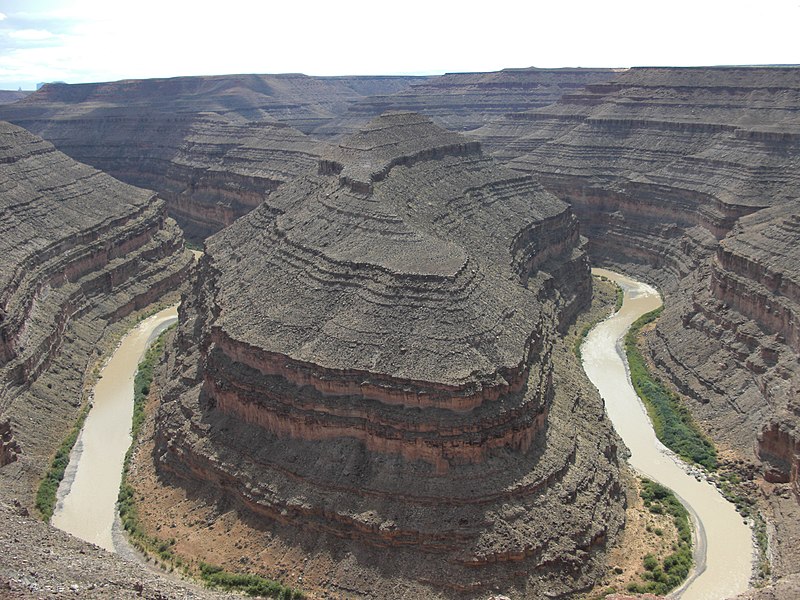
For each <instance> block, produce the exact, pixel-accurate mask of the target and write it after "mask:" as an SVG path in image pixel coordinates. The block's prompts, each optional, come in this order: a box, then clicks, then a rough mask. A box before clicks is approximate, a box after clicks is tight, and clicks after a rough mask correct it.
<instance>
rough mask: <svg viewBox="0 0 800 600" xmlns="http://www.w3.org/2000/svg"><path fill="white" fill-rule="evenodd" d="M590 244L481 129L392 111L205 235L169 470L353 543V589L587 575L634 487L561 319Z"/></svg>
mask: <svg viewBox="0 0 800 600" xmlns="http://www.w3.org/2000/svg"><path fill="white" fill-rule="evenodd" d="M582 247H583V241H582V238H580V236H579V235H578V232H577V228H576V223H575V221H574V218H573V217H572V215H571V213H570V211H569V209H568V207H567V206H566V205H565V204H564V203H562V202H560V201H559V200H557V199H556V198H554V197H553V196H552V195H550V194H547V193H546V192H544V190H542V189H541V188H540V187H539V186H538V185H537V184H536V183H535V182H534V181H533V180H531V179H530V178H527V177H519V176H517V175H515V174H513V173H511V172H509V171H506V170H504V169H501V168H500V167H499V166H497V165H496V164H495V163H493V161H492V160H491V159H489V158H487V157H485V156H484V155H483V154H482V153H481V151H480V148H479V146H478V145H477V144H474V143H470V142H468V141H467V140H465V139H463V138H461V137H460V136H457V135H455V134H452V133H448V132H446V131H444V130H442V129H440V128H438V127H436V126H434V125H433V124H432V123H431V122H430V121H429V120H428V119H425V118H422V117H420V116H418V115H414V114H409V113H401V114H390V115H385V116H383V117H381V118H379V119H376V120H375V121H373V122H372V123H370V125H369V126H367V127H366V128H365V129H364V130H362V131H361V132H359V133H358V134H356V135H354V136H352V137H350V138H348V139H347V140H345V141H344V142H342V143H341V144H340V145H339V146H338V147H337V148H336V149H334V150H331V151H330V152H329V153H328V154H326V155H325V156H324V157H323V159H322V160H321V161H320V168H319V174H317V175H309V176H306V177H303V178H300V179H298V180H296V181H295V182H293V183H290V184H287V185H285V186H282V187H281V188H280V189H279V190H278V191H277V192H276V193H275V194H274V195H273V196H272V200H271V202H270V204H269V205H262V206H261V207H259V208H257V209H256V210H255V211H253V212H252V213H250V214H248V215H247V216H245V217H243V218H242V219H240V220H239V221H237V222H236V223H235V224H234V225H233V226H231V227H230V228H228V229H226V230H224V231H222V232H220V233H219V234H217V235H215V236H213V237H212V238H211V239H209V240H208V242H207V254H206V256H205V257H204V258H203V260H202V261H201V266H200V270H199V272H198V277H197V279H196V281H195V284H194V290H193V292H192V293H191V294H190V295H189V296H188V297H187V299H186V302H185V303H184V305H183V306H182V309H181V311H182V313H181V327H180V331H179V333H178V337H177V340H178V341H177V344H178V348H179V353H178V357H177V359H176V362H175V364H174V365H173V376H172V377H171V380H172V381H173V384H172V385H171V386H170V387H169V389H168V390H167V391H166V393H165V401H164V402H163V404H162V406H161V408H160V413H159V418H158V432H157V451H156V455H157V466H158V468H159V470H160V471H161V472H162V473H163V474H164V475H165V476H167V477H172V478H174V477H178V481H180V480H181V479H183V480H192V481H197V480H201V481H207V482H208V483H210V484H212V485H215V486H217V488H218V489H221V490H224V492H225V494H226V495H227V496H228V497H229V498H230V499H231V500H233V501H235V502H238V503H240V504H241V505H243V506H244V507H246V508H247V509H249V510H250V511H251V512H252V513H254V514H256V515H258V516H259V517H261V519H262V523H263V524H264V527H269V528H270V529H271V530H273V531H274V533H275V535H280V536H282V537H283V538H284V539H285V540H286V543H287V544H289V545H290V546H302V547H303V548H304V552H305V553H312V554H313V553H317V552H334V553H336V554H338V553H346V554H347V555H352V556H355V557H358V558H357V563H358V568H357V569H355V570H354V571H353V572H349V573H344V572H332V573H331V580H332V581H333V585H334V587H335V588H336V589H338V590H339V591H340V592H343V591H344V590H348V591H351V592H352V591H354V590H357V591H358V594H359V595H363V596H373V597H374V596H380V597H393V596H397V595H398V594H400V592H398V591H397V590H399V589H404V588H403V587H402V585H406V584H407V585H411V586H412V587H413V588H414V589H415V590H417V591H416V592H414V594H413V595H415V596H418V595H425V596H428V597H430V596H431V595H433V596H443V597H451V596H454V595H464V594H466V595H467V596H468V597H473V596H474V597H479V596H481V595H485V593H486V590H489V589H493V588H494V587H495V586H496V587H498V588H499V589H505V590H513V592H514V593H515V594H518V595H519V596H521V597H539V596H540V595H541V594H542V593H543V592H545V591H548V592H552V593H566V592H568V591H573V590H576V589H581V588H584V587H586V586H587V585H588V584H589V582H590V581H591V579H592V577H593V576H594V574H595V573H596V569H597V567H598V564H599V562H598V561H599V560H600V558H601V556H602V550H603V548H604V545H605V542H606V539H607V538H608V537H613V536H615V535H616V532H617V530H618V528H619V526H620V524H621V519H622V518H623V517H622V513H621V508H622V503H623V502H624V499H623V497H622V494H621V489H620V485H619V481H618V467H617V463H616V460H617V456H616V454H617V453H616V438H615V437H614V436H613V434H612V432H611V429H610V427H609V425H608V423H607V421H606V420H605V418H604V417H603V411H602V403H601V402H600V401H599V399H598V398H597V396H596V395H595V394H589V393H588V392H585V391H584V390H582V385H583V384H582V383H581V382H580V379H578V378H576V376H575V375H574V374H572V373H570V372H569V369H570V368H572V369H575V368H576V366H575V365H574V364H573V363H570V362H569V360H568V359H567V358H566V357H567V356H569V357H570V358H571V355H569V353H568V351H567V349H566V348H564V347H563V346H562V345H561V343H560V342H559V341H558V336H557V333H556V330H557V328H558V327H559V326H561V325H562V324H563V322H564V321H565V320H568V319H569V318H570V317H571V315H572V314H573V313H574V311H575V310H577V308H579V307H581V306H583V305H584V302H585V301H586V298H587V294H586V292H587V283H588V269H587V264H586V262H585V255H584V253H583V249H582ZM554 274H556V276H554ZM312 539H313V540H314V541H313V542H312ZM301 555H302V554H301ZM378 573H380V576H378V575H377V574H378ZM566 574H569V576H566ZM401 584H402V585H401ZM396 585H401V587H398V588H396V587H395V586H396ZM393 590H394V591H393ZM400 595H402V594H400Z"/></svg>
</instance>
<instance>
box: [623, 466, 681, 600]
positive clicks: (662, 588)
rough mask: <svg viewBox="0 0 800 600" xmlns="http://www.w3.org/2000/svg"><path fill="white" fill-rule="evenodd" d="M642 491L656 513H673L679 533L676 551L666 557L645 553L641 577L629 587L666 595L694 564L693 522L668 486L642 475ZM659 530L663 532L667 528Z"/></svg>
mask: <svg viewBox="0 0 800 600" xmlns="http://www.w3.org/2000/svg"><path fill="white" fill-rule="evenodd" d="M640 495H641V498H642V500H643V501H644V506H645V508H647V509H648V510H649V511H650V512H651V513H652V514H655V515H669V516H671V517H672V522H673V523H674V524H675V528H676V529H677V532H678V535H677V540H676V541H675V542H674V543H673V544H672V552H671V553H670V554H668V555H667V556H666V557H665V558H664V559H663V560H659V559H657V558H656V557H655V556H654V555H652V554H647V555H646V556H645V557H644V559H643V560H642V565H643V566H644V571H643V572H642V574H641V580H640V581H639V582H635V581H634V582H631V583H629V584H628V586H627V591H629V592H632V593H635V594H646V593H649V594H658V595H662V596H663V595H666V594H668V593H669V592H670V591H672V590H674V589H675V588H677V587H678V586H679V585H681V584H682V583H683V582H684V581H685V580H686V578H687V577H688V576H689V571H690V569H691V568H692V529H691V526H690V524H689V513H688V512H687V510H686V509H685V508H684V507H683V505H682V504H681V503H680V501H679V500H678V498H677V497H676V496H675V494H673V493H672V492H671V491H670V490H669V489H668V488H666V487H664V486H663V485H661V484H659V483H656V482H654V481H650V480H649V479H642V487H641V491H640ZM655 533H656V535H663V531H662V532H661V533H659V531H656V532H655Z"/></svg>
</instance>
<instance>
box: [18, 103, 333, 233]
mask: <svg viewBox="0 0 800 600" xmlns="http://www.w3.org/2000/svg"><path fill="white" fill-rule="evenodd" d="M17 122H18V123H20V124H22V125H23V126H25V127H27V128H28V129H29V130H31V131H34V132H36V133H37V134H38V135H41V136H43V137H45V138H47V139H48V140H50V141H52V143H53V144H55V145H56V146H57V147H58V148H59V149H60V150H62V151H63V152H65V153H67V154H69V155H70V156H72V157H75V158H77V159H79V160H81V161H83V162H86V163H88V164H91V165H92V166H94V167H96V168H98V169H102V170H103V171H105V172H107V173H110V174H112V175H114V176H115V177H118V178H119V179H121V180H123V181H126V182H127V183H130V184H132V185H136V186H141V187H145V188H149V189H153V190H156V191H157V192H158V193H159V195H160V196H161V197H162V198H164V199H165V200H166V201H167V210H168V212H169V214H170V216H172V217H173V218H175V219H176V220H177V221H178V223H179V224H180V226H181V227H182V228H183V230H184V232H185V233H186V235H187V237H189V238H191V239H194V240H196V241H199V240H202V239H203V238H205V237H206V236H208V235H210V234H212V233H214V232H216V231H219V230H220V229H221V228H223V227H225V226H227V225H230V224H231V223H232V222H233V221H234V220H236V219H237V218H239V217H240V216H242V215H243V214H246V213H247V212H249V211H251V210H252V209H253V208H254V207H255V206H257V205H258V204H260V203H261V202H263V201H265V200H267V199H268V198H269V195H270V194H271V193H272V192H273V191H274V190H275V189H276V188H277V187H278V186H279V185H281V184H282V183H285V182H286V181H289V180H291V179H293V178H294V177H296V176H297V175H299V174H300V173H302V172H304V171H306V170H307V169H309V168H311V167H312V166H315V165H316V158H317V152H318V151H317V146H318V143H317V142H314V141H312V140H310V139H309V138H307V137H306V136H305V135H303V134H302V133H300V132H299V131H297V130H296V129H293V128H292V127H289V126H288V125H284V124H281V123H278V122H276V121H274V120H269V119H264V120H261V121H258V122H252V123H251V122H244V121H231V120H229V119H228V118H227V117H222V116H220V115H217V114H215V113H203V114H185V115H181V114H177V115H176V114H172V113H165V112H160V111H154V110H151V109H149V108H146V109H141V110H137V109H136V108H135V107H126V106H122V107H114V108H107V107H103V108H97V109H95V110H93V111H91V114H90V115H81V116H78V117H75V118H54V119H50V118H46V119H43V118H37V119H33V120H27V119H24V118H19V119H18V120H17Z"/></svg>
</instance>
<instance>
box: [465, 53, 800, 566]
mask: <svg viewBox="0 0 800 600" xmlns="http://www.w3.org/2000/svg"><path fill="white" fill-rule="evenodd" d="M799 107H800V69H799V68H796V67H785V68H784V67H779V68H742V67H720V68H689V69H666V68H664V69H660V68H656V69H651V68H642V69H631V70H629V71H626V72H624V73H620V74H619V75H617V76H616V77H615V78H614V79H613V80H611V81H609V82H608V83H606V84H590V85H588V86H587V87H586V89H585V90H583V91H581V92H577V93H574V94H568V95H566V96H565V97H564V98H562V100H561V101H559V102H557V103H555V104H553V105H551V106H549V107H545V108H542V109H537V110H533V111H527V112H524V113H520V114H518V115H510V116H507V117H506V118H504V119H499V120H497V121H496V122H494V123H492V124H489V125H486V126H485V127H483V128H481V129H478V130H476V131H475V132H472V133H473V134H474V137H475V138H476V139H479V140H482V141H484V142H485V143H486V144H487V145H488V147H489V148H491V149H493V150H494V151H495V154H496V155H497V156H499V157H501V158H504V159H506V160H509V161H510V162H509V163H508V164H509V166H511V167H512V168H514V169H516V170H520V171H522V172H526V173H533V174H534V175H535V176H537V177H538V178H539V180H540V181H542V183H543V184H544V185H545V187H547V188H548V189H549V190H551V191H553V192H554V193H555V194H556V195H558V196H559V197H560V198H562V199H564V200H567V201H568V202H570V204H571V205H572V207H573V209H574V211H575V213H576V215H577V216H578V218H579V219H580V220H581V224H582V228H583V231H584V232H585V234H586V235H587V237H588V238H589V245H588V250H589V252H590V254H591V256H592V257H593V258H594V259H595V261H596V262H599V263H603V264H610V265H619V266H621V268H623V269H628V270H631V271H633V272H636V273H639V274H640V275H642V276H644V277H648V278H650V279H651V280H654V281H656V282H657V283H659V284H660V285H661V287H662V289H663V290H664V291H665V292H666V294H667V302H666V306H667V308H666V310H665V312H664V314H663V316H662V318H661V320H660V321H659V324H658V327H657V329H656V331H655V333H654V334H653V335H652V336H650V339H649V345H650V352H651V355H652V358H653V360H654V362H655V364H656V365H657V366H659V367H660V368H661V369H662V370H663V372H664V373H665V374H666V376H667V377H668V378H669V379H670V380H671V381H672V383H674V384H675V385H676V386H677V387H678V388H679V389H680V390H681V391H683V392H684V393H685V394H687V395H688V396H689V397H690V398H692V399H694V400H695V401H696V403H695V404H694V406H693V408H694V412H695V413H696V414H697V415H698V416H699V417H700V419H701V420H702V422H703V423H704V424H705V425H706V427H707V428H708V430H709V431H710V432H711V433H712V435H713V436H714V437H715V439H716V440H718V441H720V442H722V444H723V445H724V446H728V447H731V448H734V449H735V450H737V451H738V452H739V453H740V454H741V455H743V456H745V457H748V458H750V459H752V460H756V459H757V458H758V456H760V457H761V458H762V459H763V460H764V463H765V470H766V472H767V476H768V477H779V478H781V479H787V478H790V477H791V472H792V466H791V465H792V461H793V460H795V459H794V458H793V455H792V453H793V452H794V451H793V450H792V449H791V448H792V444H793V443H795V441H796V437H795V438H792V437H791V435H789V434H787V433H786V432H789V431H796V427H797V423H798V411H797V410H796V406H797V401H796V398H797V391H798V389H800V381H799V380H798V377H799V376H798V368H797V365H798V352H800V342H798V326H797V319H798V298H800V295H799V294H798V280H799V279H800V270H798V269H800V267H799V266H798V265H800V260H798V259H800V256H798V250H797V248H798V246H799V245H800V232H799V231H798V205H797V198H798V191H799V190H800V110H799ZM793 407H794V408H793ZM776 428H777V429H776ZM777 432H782V433H781V434H780V435H778V433H777ZM787 435H788V436H789V437H787ZM792 435H794V434H792ZM792 440H794V441H792ZM795 464H796V463H795ZM787 481H788V479H787ZM776 519H777V521H776V526H777V527H778V528H779V531H781V528H784V529H785V528H786V527H789V528H791V527H793V526H792V525H791V524H790V523H789V520H791V519H787V520H785V522H780V521H781V519H782V517H781V516H780V515H777V516H776ZM779 535H781V534H780V533H779ZM792 560H793V559H792ZM792 560H783V559H781V560H779V561H778V564H783V565H788V564H791V563H792ZM794 562H795V563H796V562H797V561H796V560H794Z"/></svg>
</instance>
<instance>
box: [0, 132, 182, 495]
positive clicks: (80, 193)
mask: <svg viewBox="0 0 800 600" xmlns="http://www.w3.org/2000/svg"><path fill="white" fill-rule="evenodd" d="M0 189H2V195H0V215H2V218H0V381H2V388H0V389H2V392H1V393H0V414H2V415H3V417H5V418H10V433H11V435H13V441H11V442H10V443H9V445H7V444H6V438H7V437H8V435H9V434H8V432H4V434H3V438H4V443H3V444H4V448H6V447H7V448H9V449H11V450H13V453H14V454H19V455H20V458H23V459H25V460H19V461H17V462H18V463H24V464H21V465H18V464H16V463H15V464H14V465H13V468H14V469H18V470H21V471H22V472H23V475H24V476H23V475H20V473H19V472H17V471H15V472H16V473H17V474H16V475H14V474H10V475H9V478H10V479H9V481H10V482H11V483H9V484H8V486H9V489H10V488H14V489H16V490H17V491H18V493H20V494H21V495H22V497H28V494H29V493H30V490H29V489H26V486H29V485H32V484H33V482H34V481H35V478H36V477H38V476H40V475H41V469H43V463H44V461H46V460H49V455H50V453H51V452H53V450H54V448H55V446H56V445H57V444H58V443H59V441H60V440H61V439H62V437H63V436H64V434H65V431H66V429H68V428H69V426H70V423H71V422H72V421H73V420H74V418H75V413H76V407H77V406H79V405H80V402H81V395H80V387H81V380H82V377H83V374H84V371H85V369H86V366H87V364H88V363H89V361H90V360H91V355H92V353H93V351H94V348H93V345H94V343H96V342H97V340H98V338H99V336H100V334H102V332H103V329H104V327H105V326H106V325H107V324H108V323H111V322H114V321H117V320H119V319H120V318H122V317H124V316H125V315H127V314H129V313H130V312H132V311H133V310H136V309H139V308H142V307H144V306H146V305H148V304H150V303H152V302H153V301H154V300H156V299H157V298H158V297H160V296H161V295H162V294H164V293H165V292H166V291H168V290H172V289H175V288H177V287H178V285H179V284H180V283H181V282H182V281H183V280H184V279H185V278H186V276H187V272H188V269H189V267H190V264H191V254H190V253H188V252H186V251H185V250H184V248H183V241H182V238H181V235H180V230H179V229H178V228H177V226H176V224H175V222H174V221H172V220H171V219H167V218H166V215H165V211H164V202H163V201H162V200H159V199H158V198H157V197H156V196H155V195H154V194H153V193H152V192H149V191H147V190H141V189H138V188H133V187H131V186H128V185H126V184H123V183H121V182H119V181H117V180H115V179H112V178H111V177H109V176H108V175H105V174H104V173H101V172H99V171H97V170H95V169H93V168H91V167H88V166H86V165H82V164H80V163H76V162H75V161H73V160H72V159H70V158H69V157H67V156H66V155H64V154H62V153H61V152H58V151H56V150H55V148H53V146H52V145H51V144H49V143H48V142H45V141H44V140H42V139H40V138H37V137H35V136H33V135H32V134H30V133H29V132H27V131H25V130H24V129H21V128H19V127H16V126H13V125H10V124H8V123H2V124H0ZM7 469H12V466H7V467H6V469H4V472H6V470H7ZM27 476H30V478H31V479H30V480H29V479H28V478H27ZM17 486H20V487H17ZM28 499H30V498H29V497H28Z"/></svg>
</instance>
